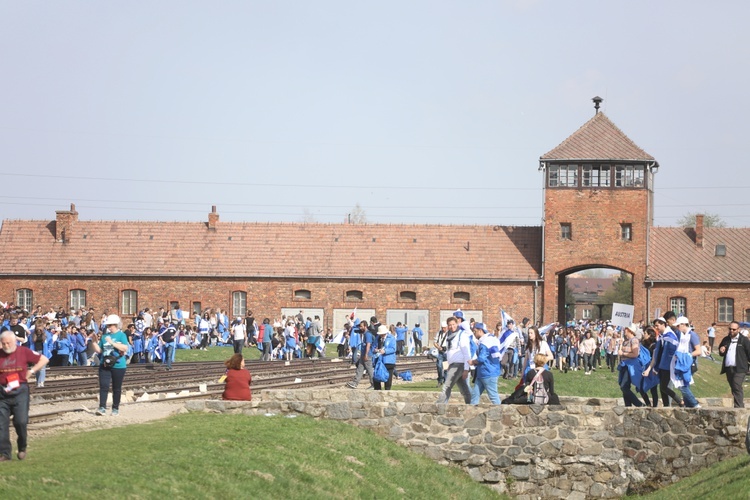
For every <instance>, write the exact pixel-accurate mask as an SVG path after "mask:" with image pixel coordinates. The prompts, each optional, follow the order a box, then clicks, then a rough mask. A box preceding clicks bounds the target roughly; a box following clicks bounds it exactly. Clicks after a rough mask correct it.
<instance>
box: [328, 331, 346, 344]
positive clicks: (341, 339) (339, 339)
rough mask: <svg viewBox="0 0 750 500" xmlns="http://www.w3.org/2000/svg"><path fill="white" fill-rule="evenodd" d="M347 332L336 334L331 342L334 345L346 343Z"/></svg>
mask: <svg viewBox="0 0 750 500" xmlns="http://www.w3.org/2000/svg"><path fill="white" fill-rule="evenodd" d="M345 331H346V330H341V331H340V332H339V333H337V334H336V336H335V337H333V339H332V340H331V343H332V344H343V343H344V332H345Z"/></svg>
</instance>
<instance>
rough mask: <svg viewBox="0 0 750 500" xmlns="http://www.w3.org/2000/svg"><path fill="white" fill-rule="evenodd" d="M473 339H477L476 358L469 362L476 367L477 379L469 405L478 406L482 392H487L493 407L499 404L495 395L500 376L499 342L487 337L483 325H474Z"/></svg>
mask: <svg viewBox="0 0 750 500" xmlns="http://www.w3.org/2000/svg"><path fill="white" fill-rule="evenodd" d="M474 337H475V338H476V339H477V344H478V345H477V357H476V359H472V360H471V361H469V364H470V365H474V366H475V367H476V374H477V378H476V380H475V381H474V388H473V391H472V395H471V404H473V405H478V404H479V398H480V397H481V396H482V392H484V391H487V397H488V398H490V402H491V403H492V404H495V405H499V404H500V396H499V395H498V393H497V379H498V377H499V376H500V371H501V367H500V341H499V340H498V339H497V337H495V336H493V335H489V334H488V332H487V328H485V326H484V323H474Z"/></svg>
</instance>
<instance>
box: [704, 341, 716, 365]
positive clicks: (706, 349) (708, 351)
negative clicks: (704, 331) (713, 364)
mask: <svg viewBox="0 0 750 500" xmlns="http://www.w3.org/2000/svg"><path fill="white" fill-rule="evenodd" d="M701 358H708V359H710V360H711V361H716V360H715V359H714V357H713V356H712V355H711V346H709V345H708V341H706V340H704V341H703V345H702V346H701Z"/></svg>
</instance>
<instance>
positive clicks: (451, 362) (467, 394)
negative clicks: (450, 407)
mask: <svg viewBox="0 0 750 500" xmlns="http://www.w3.org/2000/svg"><path fill="white" fill-rule="evenodd" d="M446 323H447V324H448V335H447V336H446V337H445V342H446V345H447V346H448V347H447V349H446V353H445V354H446V360H447V362H448V370H446V372H445V382H444V383H443V388H442V389H441V392H440V396H439V397H438V400H437V402H438V403H439V404H443V403H447V402H448V400H449V399H450V397H451V390H452V389H453V386H454V385H458V390H459V391H460V392H461V395H462V396H463V398H464V403H466V404H469V403H471V389H469V384H468V382H467V381H466V380H467V379H468V378H469V360H470V359H471V341H470V340H469V332H467V331H464V330H463V329H459V328H458V320H457V319H456V318H455V317H453V316H451V317H450V318H448V319H447V320H446Z"/></svg>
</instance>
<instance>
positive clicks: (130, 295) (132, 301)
mask: <svg viewBox="0 0 750 500" xmlns="http://www.w3.org/2000/svg"><path fill="white" fill-rule="evenodd" d="M137 311H138V292H136V291H135V290H123V291H122V304H121V307H120V313H121V314H122V315H123V316H134V315H135V313H136V312H137Z"/></svg>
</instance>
